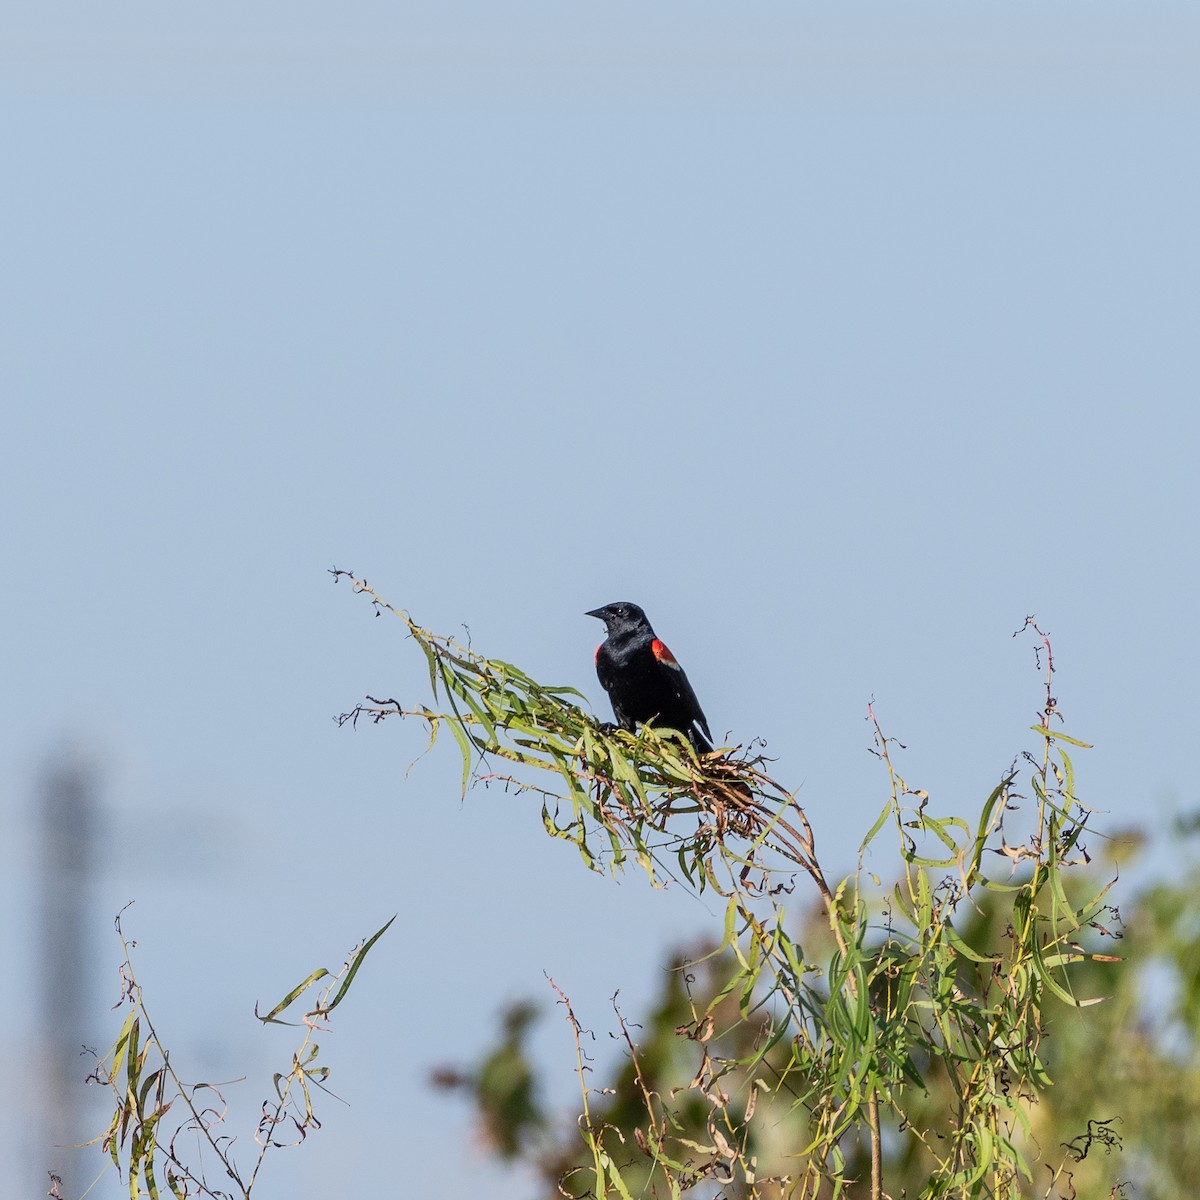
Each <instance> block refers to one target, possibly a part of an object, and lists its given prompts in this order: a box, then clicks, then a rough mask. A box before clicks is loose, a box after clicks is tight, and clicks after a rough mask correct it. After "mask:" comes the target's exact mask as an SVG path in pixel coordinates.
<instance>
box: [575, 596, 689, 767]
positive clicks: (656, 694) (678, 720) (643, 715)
mask: <svg viewBox="0 0 1200 1200" xmlns="http://www.w3.org/2000/svg"><path fill="white" fill-rule="evenodd" d="M586 615H587V616H589V617H598V618H599V619H600V620H601V621H603V622H604V626H605V628H606V629H607V630H608V637H607V638H606V639H605V641H603V642H602V643H601V644H600V646H599V647H598V648H597V650H596V674H597V675H598V676H599V677H600V686H601V687H602V688H604V690H605V691H606V692H607V693H608V698H609V699H610V700H611V701H612V707H613V716H614V717H616V719H617V724H618V725H620V727H621V728H622V729H628V730H630V731H631V732H632V731H633V730H634V729H635V728H636V727H637V726H638V725H644V724H645V723H646V722H647V721H654V722H655V723H656V724H661V725H663V726H665V727H666V728H668V729H677V730H679V732H680V733H682V734H684V735H685V736H686V737H687V739H688V740H689V741H690V742H691V743H692V745H693V746H695V747H696V750H697V751H698V752H699V753H701V754H707V753H708V752H709V751H711V750H712V734H711V733H710V732H709V728H708V721H707V719H706V718H705V716H704V712H703V710H702V709H701V708H700V701H699V700H697V699H696V693H695V692H693V691H692V685H691V684H690V683H688V677H687V676H686V675H685V674H684V673H683V668H682V667H681V666H680V665H679V663H678V662H676V661H675V655H673V654H672V653H671V652H670V650H668V649H667V647H666V646H665V645H664V644H663V643H662V642H661V641H659V639H658V638H657V637H656V636H655V633H654V630H653V629H652V628H651V627H650V622H649V621H647V620H646V614H645V613H644V612H642V610H641V609H640V608H638V606H637V605H636V604H630V603H629V602H628V601H627V600H622V601H618V602H617V603H615V604H606V605H605V606H604V607H603V608H594V609H592V611H591V612H589V613H587V614H586Z"/></svg>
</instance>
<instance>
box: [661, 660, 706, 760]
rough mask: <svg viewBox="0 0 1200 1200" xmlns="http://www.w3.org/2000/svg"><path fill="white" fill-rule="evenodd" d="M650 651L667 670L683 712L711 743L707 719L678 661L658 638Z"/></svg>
mask: <svg viewBox="0 0 1200 1200" xmlns="http://www.w3.org/2000/svg"><path fill="white" fill-rule="evenodd" d="M650 649H651V650H652V651H653V652H654V657H655V658H656V659H658V661H659V662H660V663H661V664H662V665H663V666H664V667H666V668H667V669H668V670H669V672H670V674H669V676H668V678H669V679H670V680H671V682H672V684H673V685H674V687H675V693H676V695H677V696H678V697H679V699H680V700H681V701H682V703H683V708H684V711H685V712H686V713H687V714H688V716H689V717H691V719H692V720H693V721H695V722H696V724H697V725H699V726H700V728H701V729H702V730H703V731H704V736H705V737H706V738H708V740H709V741H710V742H711V741H712V734H711V733H710V732H709V729H708V718H707V717H706V716H705V715H704V710H703V709H702V708H701V707H700V701H699V700H697V699H696V693H695V692H694V691H693V690H692V685H691V683H690V682H689V681H688V677H687V674H686V673H685V671H684V669H683V668H682V667H681V666H680V665H679V660H678V659H677V658H676V657H675V655H673V654H672V653H671V651H670V650H669V649H668V648H667V646H666V643H665V642H661V641H659V639H658V638H655V639H654V641H652V642H651V643H650Z"/></svg>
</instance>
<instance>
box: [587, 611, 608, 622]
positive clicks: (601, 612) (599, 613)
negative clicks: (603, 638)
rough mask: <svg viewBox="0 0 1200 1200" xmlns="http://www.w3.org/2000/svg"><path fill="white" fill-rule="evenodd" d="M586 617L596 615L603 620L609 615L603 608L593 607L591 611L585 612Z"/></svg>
mask: <svg viewBox="0 0 1200 1200" xmlns="http://www.w3.org/2000/svg"><path fill="white" fill-rule="evenodd" d="M583 615H584V616H585V617H595V618H596V619H597V620H600V621H603V620H604V618H605V616H606V615H607V614H606V613H605V611H604V609H602V608H593V609H592V611H591V612H585V613H584V614H583Z"/></svg>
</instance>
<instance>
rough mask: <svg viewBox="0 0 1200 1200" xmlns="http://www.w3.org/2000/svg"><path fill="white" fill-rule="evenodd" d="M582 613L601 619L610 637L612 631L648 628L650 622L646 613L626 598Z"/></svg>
mask: <svg viewBox="0 0 1200 1200" xmlns="http://www.w3.org/2000/svg"><path fill="white" fill-rule="evenodd" d="M584 615H585V616H588V617H596V618H597V619H598V620H601V621H603V622H604V627H605V629H607V630H608V634H609V636H610V637H611V636H612V635H613V634H614V633H624V632H626V631H629V630H634V629H650V622H649V621H647V620H646V614H645V613H644V612H642V610H641V609H640V608H638V606H637V605H636V604H632V603H630V601H628V600H617V601H614V602H613V603H612V604H606V605H605V606H604V607H603V608H593V609H592V611H591V612H589V613H585V614H584ZM651 632H653V630H651Z"/></svg>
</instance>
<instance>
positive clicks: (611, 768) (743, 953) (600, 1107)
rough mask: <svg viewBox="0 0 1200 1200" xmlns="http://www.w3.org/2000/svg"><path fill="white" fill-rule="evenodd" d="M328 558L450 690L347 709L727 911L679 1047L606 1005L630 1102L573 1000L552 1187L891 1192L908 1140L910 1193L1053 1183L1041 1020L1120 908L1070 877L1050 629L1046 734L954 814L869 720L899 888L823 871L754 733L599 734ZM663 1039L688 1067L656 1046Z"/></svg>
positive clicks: (607, 863)
mask: <svg viewBox="0 0 1200 1200" xmlns="http://www.w3.org/2000/svg"><path fill="white" fill-rule="evenodd" d="M333 575H334V578H335V579H342V578H345V579H348V580H350V582H351V583H352V586H353V588H354V590H355V591H356V592H358V593H360V594H363V595H365V596H367V597H368V598H369V599H370V601H371V603H372V604H373V605H374V607H375V611H376V614H377V615H380V614H382V613H384V612H387V613H391V614H394V615H395V616H397V617H398V618H399V619H400V620H401V621H403V622H404V624H405V626H406V628H407V631H408V633H409V635H410V636H411V637H412V638H413V640H414V641H415V642H416V643H417V645H418V646H419V648H420V649H421V651H422V652H423V655H424V658H425V661H426V664H427V667H428V673H429V684H430V690H431V693H432V701H433V703H434V704H435V705H438V704H440V705H441V706H442V707H441V708H440V709H439V708H432V707H429V706H427V705H404V704H401V703H400V702H399V701H397V700H394V699H387V700H379V699H375V698H372V697H368V698H367V703H366V704H363V705H359V706H358V707H356V708H355V709H354V710H353V711H352V712H350V713H347V714H344V715H343V717H342V718H341V720H342V721H343V722H351V723H357V721H358V720H360V719H363V718H369V719H372V720H375V721H380V720H383V719H385V718H387V717H390V716H396V715H399V716H403V717H416V718H418V719H420V720H422V721H423V722H424V723H425V725H426V727H427V729H428V731H429V738H430V745H431V746H432V745H433V743H434V742H435V741H436V740H437V738H438V736H439V734H440V733H441V732H442V731H443V729H448V730H449V731H450V733H451V735H452V736H453V738H454V739H455V741H456V743H457V745H458V749H459V751H460V755H461V760H462V787H463V789H464V791H465V790H466V789H467V788H468V787H469V786H470V785H471V784H472V782H474V781H477V780H485V781H502V782H503V783H504V784H505V785H506V786H507V787H509V788H512V789H515V790H516V791H518V792H520V793H522V794H531V795H533V796H534V797H536V798H537V799H538V800H539V801H540V803H541V808H542V818H543V822H544V824H545V828H546V830H547V832H548V833H549V834H551V836H554V837H557V838H563V839H565V840H568V841H570V842H571V843H573V844H574V845H575V847H576V848H577V850H578V852H579V853H580V855H581V857H582V859H583V861H584V863H585V864H586V865H587V866H588V867H589V868H591V869H593V870H605V869H607V870H609V871H612V872H619V871H621V870H623V869H625V868H626V867H627V866H628V865H629V864H630V862H633V863H635V864H637V866H638V867H640V868H641V869H642V870H643V871H644V872H645V873H646V875H647V877H648V878H649V880H650V882H651V883H652V884H654V885H655V886H664V885H665V884H666V883H667V882H668V881H675V882H678V883H682V884H683V885H685V886H688V887H691V888H693V889H695V890H696V891H697V892H705V891H712V892H714V893H716V894H717V895H719V896H720V897H722V898H723V899H724V901H725V919H724V928H723V935H722V937H721V939H720V941H719V943H718V944H717V945H716V946H715V947H714V948H712V949H711V950H710V951H709V952H708V953H707V954H706V955H705V956H704V957H703V958H702V959H701V960H700V961H698V962H693V963H690V964H689V965H688V966H687V968H686V972H687V973H686V974H681V975H680V979H681V980H682V981H684V983H685V984H687V981H688V980H693V981H694V980H695V977H696V972H701V973H702V974H703V980H702V983H703V986H701V987H698V988H694V989H693V988H691V987H690V984H687V986H684V987H683V990H682V991H681V992H679V993H677V994H676V995H674V996H673V997H671V999H670V1004H669V1005H667V1006H666V1008H667V1011H669V1013H670V1016H669V1017H668V1018H666V1019H668V1020H670V1021H674V1022H676V1024H675V1032H676V1033H677V1034H678V1037H677V1038H676V1039H675V1042H674V1044H673V1047H672V1050H671V1052H665V1051H663V1050H662V1048H661V1047H660V1046H658V1044H657V1043H653V1042H652V1043H647V1044H643V1045H641V1046H639V1045H638V1044H637V1043H635V1041H634V1039H633V1037H632V1035H631V1034H630V1032H629V1029H628V1026H627V1025H625V1023H624V1022H623V1021H622V1022H621V1029H622V1032H623V1034H624V1036H625V1037H626V1040H627V1048H628V1052H629V1064H630V1065H629V1070H630V1071H631V1072H632V1076H631V1080H632V1082H631V1084H630V1086H629V1087H628V1088H627V1089H626V1090H625V1092H624V1093H621V1094H619V1095H618V1096H614V1097H597V1096H595V1095H594V1094H593V1092H592V1089H590V1088H589V1087H588V1083H587V1077H588V1063H587V1061H586V1057H585V1054H584V1049H583V1045H582V1042H581V1041H579V1040H578V1039H579V1037H580V1035H581V1033H582V1029H581V1026H580V1025H579V1022H578V1021H577V1020H576V1018H575V1014H574V1012H573V1011H572V1009H571V1006H570V1002H569V1000H568V998H567V997H566V996H560V998H561V1001H562V1003H563V1004H564V1005H565V1007H566V1010H567V1012H568V1015H569V1018H570V1020H571V1022H572V1024H573V1026H574V1028H575V1030H576V1035H577V1048H578V1068H579V1078H580V1085H581V1115H580V1120H579V1129H580V1132H581V1134H582V1137H583V1150H582V1153H581V1155H580V1156H579V1159H578V1161H577V1162H572V1163H570V1164H566V1165H563V1166H562V1172H563V1173H562V1175H561V1178H560V1179H559V1181H558V1186H559V1187H560V1189H561V1190H562V1192H563V1194H564V1195H567V1196H580V1197H582V1196H585V1195H594V1196H620V1197H632V1196H633V1195H641V1196H662V1197H678V1196H682V1195H683V1194H685V1193H692V1194H694V1195H697V1196H699V1195H718V1194H719V1195H725V1196H729V1197H746V1198H747V1200H750V1198H758V1197H762V1198H764V1200H766V1198H769V1197H776V1196H784V1195H786V1196H796V1197H805V1198H807V1197H831V1198H833V1197H838V1196H842V1195H848V1196H849V1195H870V1196H871V1197H872V1198H873V1200H879V1198H880V1197H883V1196H884V1195H894V1196H898V1195H899V1194H901V1193H900V1192H899V1191H897V1190H896V1189H897V1187H898V1186H899V1184H898V1182H893V1181H892V1179H891V1178H888V1179H885V1178H884V1173H883V1171H884V1159H885V1149H886V1150H887V1152H888V1153H887V1159H888V1162H889V1165H891V1164H894V1163H895V1162H896V1161H897V1152H896V1150H895V1148H896V1147H902V1149H901V1151H900V1152H899V1153H900V1154H901V1155H902V1156H903V1157H904V1158H906V1159H907V1160H908V1161H909V1162H910V1164H911V1170H910V1171H909V1172H908V1173H906V1175H905V1178H916V1179H919V1180H920V1181H921V1184H920V1193H919V1194H920V1195H922V1196H928V1197H942V1196H955V1197H981V1198H982V1197H989V1198H991V1197H996V1198H1000V1197H1004V1198H1015V1197H1018V1196H1022V1195H1026V1194H1039V1195H1051V1194H1054V1189H1055V1188H1056V1187H1057V1186H1058V1185H1059V1183H1060V1182H1061V1181H1063V1180H1065V1179H1066V1175H1065V1173H1064V1172H1065V1164H1066V1163H1067V1162H1068V1161H1069V1160H1070V1156H1071V1152H1070V1149H1069V1148H1068V1149H1066V1150H1063V1152H1062V1154H1061V1155H1060V1157H1059V1160H1058V1164H1057V1165H1056V1166H1055V1169H1054V1170H1053V1171H1052V1172H1051V1176H1052V1178H1051V1182H1050V1184H1049V1186H1039V1187H1037V1188H1035V1186H1034V1163H1033V1158H1032V1154H1034V1153H1036V1149H1037V1143H1036V1141H1035V1138H1034V1120H1033V1117H1032V1114H1033V1112H1034V1111H1035V1105H1036V1102H1037V1100H1038V1097H1039V1096H1040V1095H1042V1094H1043V1093H1044V1092H1045V1090H1046V1089H1047V1088H1048V1087H1049V1085H1050V1083H1051V1082H1052V1078H1051V1075H1050V1074H1049V1071H1048V1066H1047V1059H1046V1055H1045V1052H1044V1047H1043V1035H1044V1030H1045V1022H1046V1011H1047V1008H1048V1007H1049V1006H1050V1005H1051V1004H1054V1003H1060V1004H1062V1005H1066V1006H1068V1007H1069V1008H1070V1009H1071V1010H1072V1011H1075V1012H1079V1011H1081V1010H1083V1009H1085V1008H1087V1007H1088V1006H1090V1005H1091V1004H1093V1003H1095V1001H1096V999H1097V997H1096V996H1095V995H1093V994H1092V993H1091V992H1090V991H1087V990H1083V984H1084V981H1085V975H1084V972H1085V971H1091V970H1094V969H1095V968H1096V967H1097V965H1098V964H1101V963H1111V962H1113V961H1115V959H1114V957H1113V956H1112V955H1109V954H1107V953H1105V952H1104V951H1103V947H1104V945H1105V942H1106V939H1107V938H1108V937H1109V936H1110V934H1111V933H1112V932H1113V929H1114V927H1115V923H1116V914H1115V912H1114V911H1113V910H1112V909H1111V908H1110V907H1109V906H1108V904H1107V900H1106V896H1107V892H1108V888H1109V886H1110V885H1109V884H1103V885H1097V886H1096V887H1095V889H1094V890H1093V891H1092V892H1090V893H1087V892H1082V891H1081V890H1080V888H1079V887H1078V886H1077V885H1075V884H1074V883H1073V882H1072V880H1073V877H1074V876H1075V875H1076V874H1078V873H1079V872H1078V871H1077V868H1080V867H1082V866H1084V865H1085V864H1086V861H1087V852H1086V850H1085V848H1084V845H1083V841H1082V839H1083V836H1084V833H1085V830H1086V828H1087V823H1088V820H1089V816H1090V814H1089V811H1088V810H1087V809H1086V808H1085V807H1084V805H1083V804H1082V803H1081V802H1080V801H1079V799H1078V797H1077V795H1076V789H1075V770H1074V763H1073V760H1072V755H1073V753H1074V751H1075V749H1076V748H1082V747H1084V743H1082V742H1080V741H1078V740H1077V739H1075V738H1073V737H1070V736H1068V735H1067V734H1065V733H1064V732H1063V731H1062V730H1061V729H1060V728H1058V727H1057V725H1056V724H1055V723H1056V722H1061V716H1060V714H1059V711H1058V707H1057V704H1056V702H1055V700H1054V698H1053V695H1052V693H1051V682H1052V677H1053V671H1054V665H1053V660H1052V658H1051V651H1050V644H1049V641H1048V639H1046V638H1045V636H1044V635H1043V634H1042V633H1041V631H1040V630H1038V629H1037V626H1036V625H1033V624H1032V622H1027V627H1028V628H1029V629H1030V630H1031V631H1032V633H1033V634H1034V636H1036V637H1037V638H1038V639H1039V652H1040V654H1041V655H1042V658H1043V662H1044V666H1045V672H1046V687H1045V701H1044V705H1043V709H1042V714H1041V720H1040V721H1039V723H1038V724H1037V725H1036V726H1035V727H1034V730H1033V732H1034V733H1035V735H1036V738H1037V741H1036V744H1035V748H1034V749H1033V750H1031V751H1029V752H1027V753H1026V754H1024V756H1023V757H1022V758H1021V759H1019V760H1018V762H1019V763H1020V767H1019V768H1018V765H1017V764H1016V763H1014V766H1013V768H1012V769H1011V770H1010V771H1008V772H1006V773H1005V775H1004V776H1003V777H1002V778H1001V779H1000V780H998V781H997V782H996V783H995V785H994V787H992V788H991V790H990V792H989V794H988V796H987V797H986V799H985V800H984V802H983V804H982V806H981V809H980V812H979V813H978V815H977V816H975V817H974V818H973V819H972V820H971V821H968V820H966V819H965V818H964V817H962V816H959V815H953V814H938V813H935V812H934V811H932V808H931V804H930V799H929V796H928V795H927V794H926V793H924V792H923V791H920V790H917V789H913V788H910V787H909V786H908V784H907V783H906V782H905V781H904V779H903V778H902V777H901V776H900V775H899V773H898V772H897V770H896V768H895V766H894V764H893V761H892V750H893V743H892V742H891V741H890V740H889V739H888V738H887V737H885V735H884V734H883V732H882V730H881V729H880V727H879V725H878V723H877V722H875V721H874V715H873V714H872V722H873V727H874V731H875V752H876V753H877V754H878V756H879V758H880V760H881V762H882V763H883V766H884V768H885V770H886V773H887V778H888V783H889V788H888V791H889V795H888V799H887V802H886V804H885V805H884V806H883V807H882V810H881V812H880V814H879V817H878V819H877V820H876V822H875V823H874V825H873V827H872V828H871V829H870V831H869V832H868V834H867V836H866V838H865V839H864V841H863V843H862V851H863V852H864V853H865V851H866V850H867V848H868V846H871V845H872V844H873V843H875V842H876V840H877V839H879V838H880V837H881V836H882V835H883V833H884V831H885V830H887V829H890V830H892V831H894V834H895V837H896V839H897V841H898V845H899V879H898V882H897V883H895V885H894V886H892V887H890V888H885V887H884V886H883V885H882V884H881V882H880V880H879V879H878V878H876V877H875V876H873V875H870V874H869V873H868V872H866V871H865V870H864V869H863V867H862V866H861V863H862V861H863V859H862V855H860V867H859V870H858V871H857V872H856V873H855V875H853V876H852V877H850V878H847V879H845V880H842V881H840V882H839V883H838V884H837V885H836V886H835V887H831V886H830V884H829V883H828V881H827V880H826V877H825V875H824V872H823V871H822V868H821V866H820V864H819V862H818V860H817V856H816V852H815V847H814V844H813V836H812V831H811V829H810V827H809V824H808V821H807V819H806V818H805V815H804V812H803V810H802V809H801V808H800V806H799V804H798V803H797V801H796V798H795V796H794V795H793V794H792V793H790V792H789V791H788V790H787V789H786V788H784V787H783V786H782V785H781V784H779V783H777V782H776V781H775V780H773V779H771V778H770V777H769V776H768V775H767V774H766V772H765V770H764V765H765V762H764V759H763V758H762V757H761V755H760V754H757V753H756V752H755V750H754V748H750V749H748V750H747V749H743V748H734V749H730V750H726V751H725V752H718V753H714V754H712V755H705V756H703V757H699V758H698V757H697V756H696V754H695V753H694V752H693V751H692V749H691V748H690V747H689V746H688V745H687V744H685V743H684V742H682V741H681V740H680V739H678V738H676V737H674V736H672V734H671V732H670V731H659V730H656V729H654V728H643V729H641V730H640V731H639V732H638V733H637V734H636V735H633V734H630V733H626V732H625V731H622V730H614V729H612V728H611V727H608V726H603V725H601V724H599V723H598V722H597V721H596V720H595V719H594V718H593V717H591V716H590V715H589V714H588V713H586V712H585V711H584V710H583V709H582V708H580V707H578V706H577V705H576V704H574V703H572V698H582V697H580V695H579V693H578V692H576V691H575V690H574V689H572V688H566V687H546V686H543V685H541V684H539V683H538V682H536V681H535V680H533V679H531V678H530V677H529V676H528V675H526V674H525V673H524V672H523V671H521V670H520V669H519V668H517V667H515V666H513V665H512V664H510V663H505V662H501V661H499V660H495V659H488V658H485V657H483V656H481V655H479V654H477V653H475V652H474V651H472V650H471V649H469V648H467V647H464V646H462V645H460V644H459V643H457V642H456V641H454V640H453V639H451V638H447V637H444V636H441V635H438V634H434V633H432V632H430V631H428V630H426V629H423V628H422V627H420V626H419V625H417V624H416V623H415V622H414V621H413V620H412V619H411V618H410V617H409V616H408V614H407V613H405V612H403V611H401V610H398V609H394V608H392V607H391V606H390V605H388V604H387V603H386V602H385V601H384V600H383V599H382V598H381V597H379V596H378V595H377V594H376V593H375V592H374V591H373V590H372V589H371V588H370V587H369V586H368V585H367V583H366V582H365V581H364V580H361V579H357V578H355V577H354V576H353V575H351V574H350V573H349V572H344V571H336V570H335V571H334V572H333ZM1084 875H1085V876H1086V872H1085V873H1084ZM814 906H815V911H816V913H817V914H818V915H817V917H816V918H815V919H814V917H813V915H812V914H813V911H814ZM1086 981H1087V982H1088V983H1089V984H1090V983H1093V982H1094V980H1093V979H1092V978H1091V977H1090V976H1087V977H1086ZM652 1047H653V1052H654V1053H656V1054H657V1053H663V1054H665V1055H666V1057H667V1058H670V1059H673V1060H675V1061H676V1063H677V1064H684V1063H686V1064H687V1068H688V1069H686V1070H683V1071H680V1070H679V1069H678V1065H677V1066H676V1067H675V1069H674V1070H668V1069H666V1067H664V1065H663V1064H662V1063H658V1062H655V1061H652V1060H651V1058H650V1055H651V1053H652ZM676 1080H682V1082H676ZM617 1104H622V1105H625V1106H626V1108H625V1111H623V1112H620V1113H618V1112H615V1111H614V1106H615V1105H617ZM780 1131H785V1132H786V1137H785V1138H784V1139H783V1140H782V1142H781V1140H780ZM1084 1132H1085V1133H1086V1129H1085V1130H1084ZM885 1143H886V1146H885ZM905 1186H907V1185H905Z"/></svg>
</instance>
